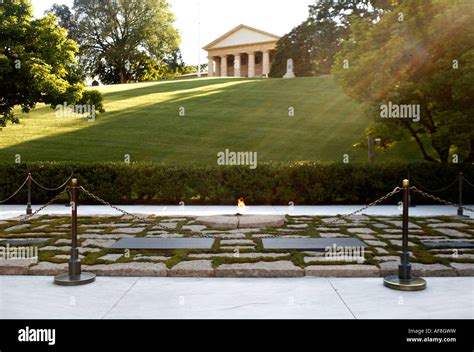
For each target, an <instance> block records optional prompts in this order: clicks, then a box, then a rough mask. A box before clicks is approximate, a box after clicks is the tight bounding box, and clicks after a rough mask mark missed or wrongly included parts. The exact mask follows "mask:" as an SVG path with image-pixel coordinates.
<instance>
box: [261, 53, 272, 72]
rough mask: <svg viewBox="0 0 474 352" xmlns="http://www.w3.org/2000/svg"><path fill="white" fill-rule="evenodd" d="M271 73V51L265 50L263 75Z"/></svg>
mask: <svg viewBox="0 0 474 352" xmlns="http://www.w3.org/2000/svg"><path fill="white" fill-rule="evenodd" d="M269 73H270V52H269V51H264V52H263V72H262V74H263V76H264V77H267V76H268V74H269Z"/></svg>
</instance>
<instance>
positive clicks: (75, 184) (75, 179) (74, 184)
mask: <svg viewBox="0 0 474 352" xmlns="http://www.w3.org/2000/svg"><path fill="white" fill-rule="evenodd" d="M71 187H77V178H73V179H72V180H71Z"/></svg>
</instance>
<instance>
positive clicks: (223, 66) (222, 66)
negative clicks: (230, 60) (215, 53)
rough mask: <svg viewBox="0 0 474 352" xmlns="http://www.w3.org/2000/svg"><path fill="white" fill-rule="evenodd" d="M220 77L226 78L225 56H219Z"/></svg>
mask: <svg viewBox="0 0 474 352" xmlns="http://www.w3.org/2000/svg"><path fill="white" fill-rule="evenodd" d="M221 76H222V77H227V55H224V56H221Z"/></svg>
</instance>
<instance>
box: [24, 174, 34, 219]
mask: <svg viewBox="0 0 474 352" xmlns="http://www.w3.org/2000/svg"><path fill="white" fill-rule="evenodd" d="M31 214H33V209H31V173H29V174H28V202H27V204H26V215H31Z"/></svg>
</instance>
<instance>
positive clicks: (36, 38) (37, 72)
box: [0, 0, 83, 126]
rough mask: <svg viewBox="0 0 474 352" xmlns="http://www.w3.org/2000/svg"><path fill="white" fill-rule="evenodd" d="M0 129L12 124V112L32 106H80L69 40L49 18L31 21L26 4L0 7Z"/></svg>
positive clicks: (15, 0)
mask: <svg viewBox="0 0 474 352" xmlns="http://www.w3.org/2000/svg"><path fill="white" fill-rule="evenodd" d="M0 33H1V35H0V82H1V84H0V125H1V126H6V124H7V122H8V121H10V122H12V123H17V122H18V118H17V117H16V116H15V115H14V113H13V109H14V108H15V107H16V106H20V107H21V108H22V110H23V112H29V111H30V110H31V109H32V108H34V107H35V106H36V104H37V103H45V104H49V105H51V107H53V108H54V107H55V106H56V105H59V104H63V103H64V102H68V103H69V104H75V103H77V102H80V101H81V99H82V96H83V84H82V81H81V72H80V71H79V70H78V68H77V65H76V64H77V61H76V59H75V54H76V53H77V51H78V49H77V46H76V44H75V43H74V41H72V40H69V39H68V38H67V34H66V31H65V30H64V29H63V28H61V27H59V26H58V25H57V18H56V17H55V16H53V15H48V16H45V17H43V18H41V19H32V9H31V5H30V2H29V1H28V0H6V1H4V2H3V4H1V5H0Z"/></svg>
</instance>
